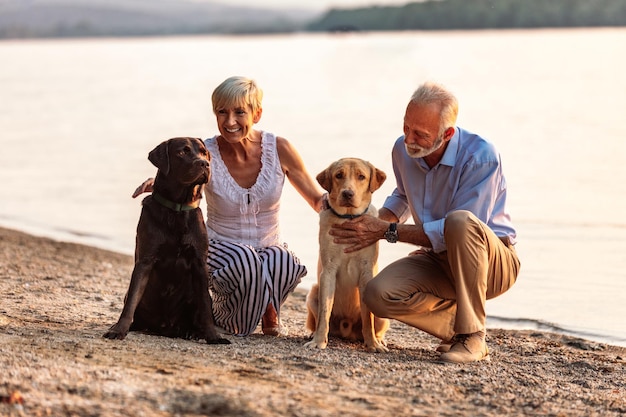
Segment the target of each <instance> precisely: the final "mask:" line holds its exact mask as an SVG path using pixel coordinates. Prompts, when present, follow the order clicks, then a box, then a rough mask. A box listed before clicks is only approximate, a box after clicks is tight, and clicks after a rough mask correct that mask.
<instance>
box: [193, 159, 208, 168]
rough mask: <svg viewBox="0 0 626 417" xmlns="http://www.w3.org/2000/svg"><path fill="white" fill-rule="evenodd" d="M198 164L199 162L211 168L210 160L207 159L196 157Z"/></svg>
mask: <svg viewBox="0 0 626 417" xmlns="http://www.w3.org/2000/svg"><path fill="white" fill-rule="evenodd" d="M196 164H199V165H200V166H201V167H202V168H209V166H210V162H209V161H207V160H206V159H196Z"/></svg>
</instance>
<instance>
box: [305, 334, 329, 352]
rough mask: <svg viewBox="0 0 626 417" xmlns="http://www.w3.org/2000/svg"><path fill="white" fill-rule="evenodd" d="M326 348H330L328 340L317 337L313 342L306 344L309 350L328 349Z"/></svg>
mask: <svg viewBox="0 0 626 417" xmlns="http://www.w3.org/2000/svg"><path fill="white" fill-rule="evenodd" d="M326 346H328V338H316V337H315V336H313V340H311V341H310V342H306V343H305V344H304V347H305V348H308V349H326Z"/></svg>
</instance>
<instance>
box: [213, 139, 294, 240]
mask: <svg viewBox="0 0 626 417" xmlns="http://www.w3.org/2000/svg"><path fill="white" fill-rule="evenodd" d="M204 143H205V145H206V147H207V149H208V151H209V153H210V154H211V179H210V181H209V182H208V183H207V184H205V186H204V198H205V199H206V202H207V205H206V228H207V232H208V234H209V239H215V240H222V241H228V242H233V243H243V244H246V245H250V246H252V247H254V248H261V247H267V246H273V245H278V244H280V243H281V242H280V228H279V225H278V220H279V209H280V196H281V193H282V189H283V185H284V183H285V173H284V172H283V170H282V168H281V166H280V159H279V158H278V150H277V149H276V136H275V135H274V134H272V133H268V132H261V172H259V175H258V177H257V179H256V183H255V184H254V185H253V186H252V187H250V188H242V187H241V186H240V185H239V184H237V182H236V181H235V179H234V178H233V177H232V176H231V175H230V172H228V168H226V165H224V161H223V160H222V156H221V154H220V150H219V146H218V144H217V136H214V137H212V138H209V139H206V140H205V141H204Z"/></svg>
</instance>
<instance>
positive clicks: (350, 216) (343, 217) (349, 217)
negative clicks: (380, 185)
mask: <svg viewBox="0 0 626 417" xmlns="http://www.w3.org/2000/svg"><path fill="white" fill-rule="evenodd" d="M328 209H329V210H330V211H331V212H332V213H333V214H334V215H335V216H337V217H339V218H342V219H356V218H357V217H361V216H362V215H364V214H365V213H367V211H368V210H369V209H370V205H369V204H368V205H367V207H365V211H364V212H363V213H361V214H339V213H337V212H336V211H335V209H334V208H332V207H331V206H330V204H329V205H328Z"/></svg>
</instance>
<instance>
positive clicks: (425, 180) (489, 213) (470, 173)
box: [383, 127, 516, 252]
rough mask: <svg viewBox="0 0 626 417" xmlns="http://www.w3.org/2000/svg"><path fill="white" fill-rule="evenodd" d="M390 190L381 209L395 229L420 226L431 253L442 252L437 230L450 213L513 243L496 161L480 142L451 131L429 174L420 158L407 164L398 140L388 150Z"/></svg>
mask: <svg viewBox="0 0 626 417" xmlns="http://www.w3.org/2000/svg"><path fill="white" fill-rule="evenodd" d="M391 157H392V163H393V171H394V174H395V176H396V189H395V190H394V191H393V193H391V195H390V196H389V197H387V199H386V200H385V203H384V204H383V207H385V208H387V209H389V210H391V211H392V212H393V213H394V214H395V215H396V217H398V219H400V222H401V223H404V222H406V221H407V220H408V218H409V215H412V216H413V221H414V222H415V224H421V225H422V226H423V227H424V232H425V233H426V235H427V236H428V238H429V239H430V242H431V244H432V246H433V250H434V251H435V252H442V251H444V250H446V242H445V240H444V237H443V225H444V221H445V218H446V215H447V214H448V213H450V212H452V211H455V210H468V211H471V212H472V213H474V215H476V217H478V218H479V219H480V220H481V221H482V222H483V223H485V224H486V225H487V226H489V228H491V230H493V231H494V232H495V234H496V235H497V236H500V237H504V236H508V237H509V239H510V240H511V243H515V237H516V233H515V228H514V227H513V224H512V223H511V218H510V216H509V214H508V213H507V210H506V191H507V190H506V180H505V178H504V174H503V173H502V163H501V161H500V155H499V154H498V151H497V150H496V149H495V147H494V146H493V145H492V144H491V143H489V142H487V141H486V140H485V139H483V138H481V137H480V136H478V135H476V134H474V133H471V132H468V131H466V130H463V129H461V128H458V127H457V128H456V132H455V134H454V136H453V137H452V139H450V141H449V142H448V147H447V149H446V151H445V153H444V154H443V157H442V158H441V161H439V163H438V164H437V165H435V166H434V167H432V168H430V167H429V166H428V164H426V162H425V161H424V159H423V158H411V157H410V156H409V155H408V154H407V152H406V149H405V147H404V136H401V137H400V138H398V139H397V140H396V143H395V144H394V146H393V150H392V154H391Z"/></svg>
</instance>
